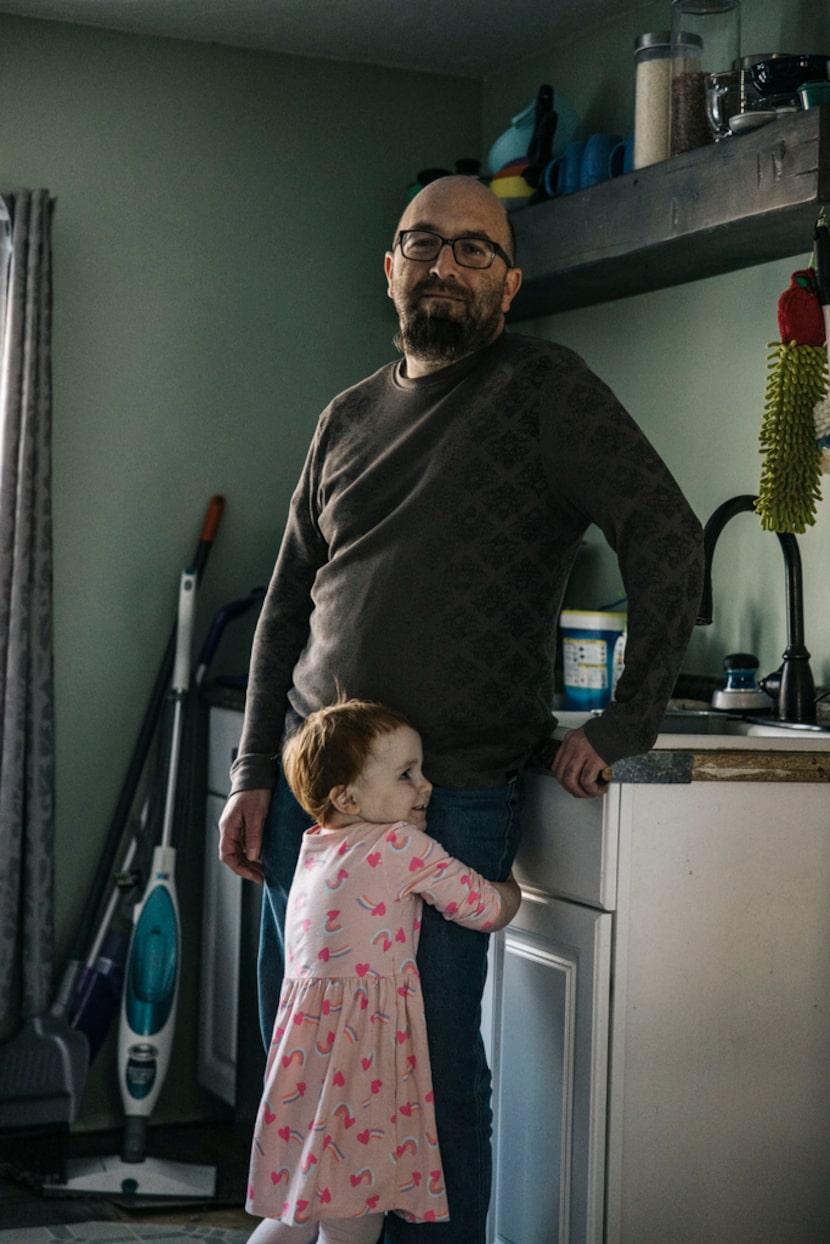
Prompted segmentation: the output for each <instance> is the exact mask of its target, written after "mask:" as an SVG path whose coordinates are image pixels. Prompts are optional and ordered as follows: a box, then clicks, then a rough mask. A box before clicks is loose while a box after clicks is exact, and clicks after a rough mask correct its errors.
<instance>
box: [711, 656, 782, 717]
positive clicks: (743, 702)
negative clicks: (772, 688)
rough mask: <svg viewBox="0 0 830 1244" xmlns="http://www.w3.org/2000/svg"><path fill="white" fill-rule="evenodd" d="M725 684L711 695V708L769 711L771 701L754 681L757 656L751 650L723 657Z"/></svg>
mask: <svg viewBox="0 0 830 1244" xmlns="http://www.w3.org/2000/svg"><path fill="white" fill-rule="evenodd" d="M723 668H724V669H725V670H726V686H725V687H720V688H719V689H718V690H717V691H716V692H715V693H714V695H713V696H712V708H717V709H721V710H723V711H724V712H732V713H764V712H769V711H770V710H771V709H772V707H773V703H772V700H771V699H770V697H769V696H768V695H767V694H766V692H764V691H762V690H761V688H760V687H758V686H756V683H755V671H756V670H757V669H758V658H757V657H756V656H753V655H752V653H751V652H730V654H729V655H728V656H726V657H724V658H723Z"/></svg>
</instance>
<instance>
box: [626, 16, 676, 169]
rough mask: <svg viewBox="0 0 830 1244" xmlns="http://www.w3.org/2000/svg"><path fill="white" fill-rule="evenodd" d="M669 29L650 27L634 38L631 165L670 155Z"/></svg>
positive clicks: (653, 161)
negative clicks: (632, 158)
mask: <svg viewBox="0 0 830 1244" xmlns="http://www.w3.org/2000/svg"><path fill="white" fill-rule="evenodd" d="M670 88H671V31H670V30H652V31H649V32H648V33H647V34H644V35H638V36H637V38H636V39H635V40H634V168H645V167H646V165H647V164H657V163H658V161H660V160H666V159H668V156H669V100H670V95H671V90H670Z"/></svg>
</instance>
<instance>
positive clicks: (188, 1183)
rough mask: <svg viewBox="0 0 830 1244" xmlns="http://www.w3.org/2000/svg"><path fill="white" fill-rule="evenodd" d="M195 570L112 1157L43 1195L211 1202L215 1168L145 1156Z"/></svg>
mask: <svg viewBox="0 0 830 1244" xmlns="http://www.w3.org/2000/svg"><path fill="white" fill-rule="evenodd" d="M195 595H196V572H195V571H193V570H185V571H184V572H183V573H182V577H181V584H180V589H179V609H178V623H177V628H176V651H175V660H174V665H173V679H172V686H171V689H170V697H169V698H170V701H171V703H172V724H171V730H170V736H171V742H170V757H169V765H168V772H167V786H166V792H165V803H164V815H163V821H162V831H161V841H160V842H159V844H158V845H157V846H156V847H155V848H154V851H153V860H152V865H151V868H150V874H149V878H148V881H147V885H146V888H145V891H144V895H143V897H142V899H141V902H140V903H139V904H138V905H137V906H136V908H135V911H134V913H133V930H132V936H131V938H130V946H129V950H128V952H127V963H126V969H125V976H124V992H123V997H122V1003H121V1021H120V1027H119V1034H118V1073H119V1086H120V1089H121V1099H122V1102H123V1105H124V1113H125V1130H124V1141H123V1148H122V1152H121V1155H120V1156H109V1157H103V1158H84V1159H76V1160H71V1161H69V1162H68V1163H67V1180H66V1182H65V1183H64V1184H62V1185H54V1184H53V1185H50V1188H49V1192H50V1194H53V1195H54V1194H56V1193H64V1194H65V1193H77V1194H79V1195H84V1196H90V1195H93V1196H94V1195H99V1196H118V1195H120V1196H140V1197H149V1198H168V1197H173V1198H176V1199H180V1200H183V1199H188V1200H189V1199H198V1200H205V1199H211V1198H212V1197H213V1196H214V1195H215V1189H216V1168H215V1167H213V1166H198V1165H193V1164H191V1163H185V1162H171V1161H164V1160H161V1159H158V1158H153V1157H148V1156H147V1154H146V1141H147V1126H148V1122H149V1119H150V1116H151V1114H152V1112H153V1109H154V1107H155V1104H156V1101H157V1100H158V1096H159V1093H160V1092H161V1088H162V1085H163V1083H164V1079H165V1075H166V1073H167V1068H168V1065H169V1062H170V1053H171V1049H172V1045H173V1035H174V1032H175V1023H176V1000H177V996H178V989H179V975H180V970H181V928H180V923H179V905H178V901H177V898H176V882H175V870H176V850H175V847H174V846H173V845H172V842H173V822H174V809H175V802H176V784H177V779H178V772H179V757H180V750H181V736H182V726H183V716H184V703H185V699H186V697H187V692H188V689H189V685H190V651H191V640H192V634H193V615H194V604H195Z"/></svg>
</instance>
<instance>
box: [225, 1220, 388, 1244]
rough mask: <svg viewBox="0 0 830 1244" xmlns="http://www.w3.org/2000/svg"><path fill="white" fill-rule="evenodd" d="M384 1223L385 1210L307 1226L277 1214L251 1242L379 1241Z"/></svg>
mask: <svg viewBox="0 0 830 1244" xmlns="http://www.w3.org/2000/svg"><path fill="white" fill-rule="evenodd" d="M382 1227H383V1214H364V1215H363V1217H362V1218H327V1219H325V1220H324V1221H323V1222H313V1223H310V1224H309V1225H308V1226H307V1227H291V1226H289V1225H288V1224H287V1223H284V1222H275V1221H274V1219H273V1218H263V1220H262V1222H261V1223H260V1224H259V1226H258V1227H257V1229H256V1231H254V1233H253V1235H252V1236H251V1238H250V1239H249V1241H248V1244H314V1241H315V1240H316V1241H317V1244H377V1240H378V1238H379V1237H380V1233H381V1229H382ZM318 1230H319V1235H318V1234H317V1232H318Z"/></svg>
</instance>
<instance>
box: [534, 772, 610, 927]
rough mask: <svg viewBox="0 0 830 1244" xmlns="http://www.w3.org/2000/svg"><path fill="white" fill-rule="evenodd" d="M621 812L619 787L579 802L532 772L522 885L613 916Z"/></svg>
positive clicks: (550, 781)
mask: <svg viewBox="0 0 830 1244" xmlns="http://www.w3.org/2000/svg"><path fill="white" fill-rule="evenodd" d="M619 811H620V787H619V786H618V785H615V784H614V783H612V784H611V785H610V786H609V788H608V792H607V793H606V794H605V795H602V796H601V797H600V798H598V799H574V798H573V796H572V795H569V794H568V793H567V792H566V791H564V790H563V789H562V787H561V786H560V785H559V783H558V782H557V781H556V779H555V778H554V777H552V776H548V775H547V774H543V773H529V774H528V775H527V804H526V807H525V813H524V821H523V826H522V840H521V844H520V846H519V852H518V855H517V856H516V864H515V868H514V872H515V875H516V879H517V881H518V882H519V884H520V885H524V886H527V887H530V888H531V889H534V890H541V891H543V892H544V893H545V894H555V895H557V896H559V897H561V898H569V899H575V900H576V901H577V902H580V903H588V904H589V905H590V906H592V907H600V908H602V909H603V910H606V911H613V910H614V908H615V907H616V904H617V843H618V837H619Z"/></svg>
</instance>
